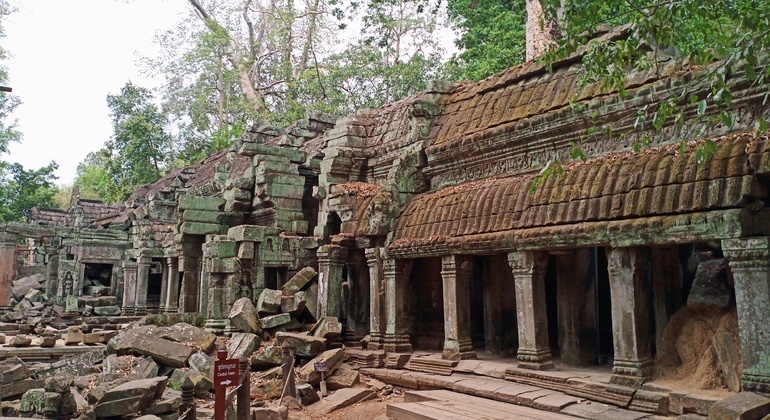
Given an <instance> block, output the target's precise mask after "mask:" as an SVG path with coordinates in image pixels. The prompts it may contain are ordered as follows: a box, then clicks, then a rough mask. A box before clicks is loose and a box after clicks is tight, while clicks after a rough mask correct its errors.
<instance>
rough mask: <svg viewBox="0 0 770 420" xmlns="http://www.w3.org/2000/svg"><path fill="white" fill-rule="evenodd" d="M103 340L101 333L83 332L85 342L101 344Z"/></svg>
mask: <svg viewBox="0 0 770 420" xmlns="http://www.w3.org/2000/svg"><path fill="white" fill-rule="evenodd" d="M101 341H102V336H101V335H100V334H99V333H88V334H83V344H86V345H94V344H99V343H101Z"/></svg>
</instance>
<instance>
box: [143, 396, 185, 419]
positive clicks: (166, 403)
mask: <svg viewBox="0 0 770 420" xmlns="http://www.w3.org/2000/svg"><path fill="white" fill-rule="evenodd" d="M181 404H182V393H181V392H179V391H175V390H173V389H167V390H166V391H165V392H164V393H163V396H161V397H160V399H159V400H156V401H153V403H152V404H151V405H150V406H149V407H147V408H146V409H145V410H144V411H142V414H145V415H146V414H155V415H159V414H164V413H176V414H177V417H178V416H179V414H178V411H179V406H180V405H181Z"/></svg>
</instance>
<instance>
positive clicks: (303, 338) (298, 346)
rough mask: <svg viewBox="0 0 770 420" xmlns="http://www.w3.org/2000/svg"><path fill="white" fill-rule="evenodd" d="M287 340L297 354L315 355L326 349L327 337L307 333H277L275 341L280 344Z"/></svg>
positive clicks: (303, 355) (304, 355)
mask: <svg viewBox="0 0 770 420" xmlns="http://www.w3.org/2000/svg"><path fill="white" fill-rule="evenodd" d="M284 341H286V342H288V343H289V347H290V348H291V350H292V353H293V354H294V355H295V356H302V357H315V356H316V355H318V353H321V352H322V351H324V349H326V339H324V338H319V337H314V336H312V335H309V334H306V333H295V332H279V333H276V335H275V342H276V344H278V345H279V346H280V345H282V344H283V342H284Z"/></svg>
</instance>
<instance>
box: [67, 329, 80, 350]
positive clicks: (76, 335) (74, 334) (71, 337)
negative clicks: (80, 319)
mask: <svg viewBox="0 0 770 420" xmlns="http://www.w3.org/2000/svg"><path fill="white" fill-rule="evenodd" d="M83 336H84V334H83V332H82V331H80V327H70V328H69V329H68V330H67V335H65V336H64V344H65V345H67V346H76V345H78V344H80V343H82V342H83Z"/></svg>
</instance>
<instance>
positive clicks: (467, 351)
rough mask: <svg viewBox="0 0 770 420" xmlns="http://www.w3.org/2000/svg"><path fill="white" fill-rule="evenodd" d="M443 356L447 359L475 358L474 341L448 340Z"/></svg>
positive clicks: (445, 343)
mask: <svg viewBox="0 0 770 420" xmlns="http://www.w3.org/2000/svg"><path fill="white" fill-rule="evenodd" d="M441 357H442V358H443V359H446V360H468V359H475V358H476V352H475V351H473V343H472V342H471V341H470V340H463V341H459V342H458V341H455V340H447V341H445V342H444V352H443V353H442V354H441Z"/></svg>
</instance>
